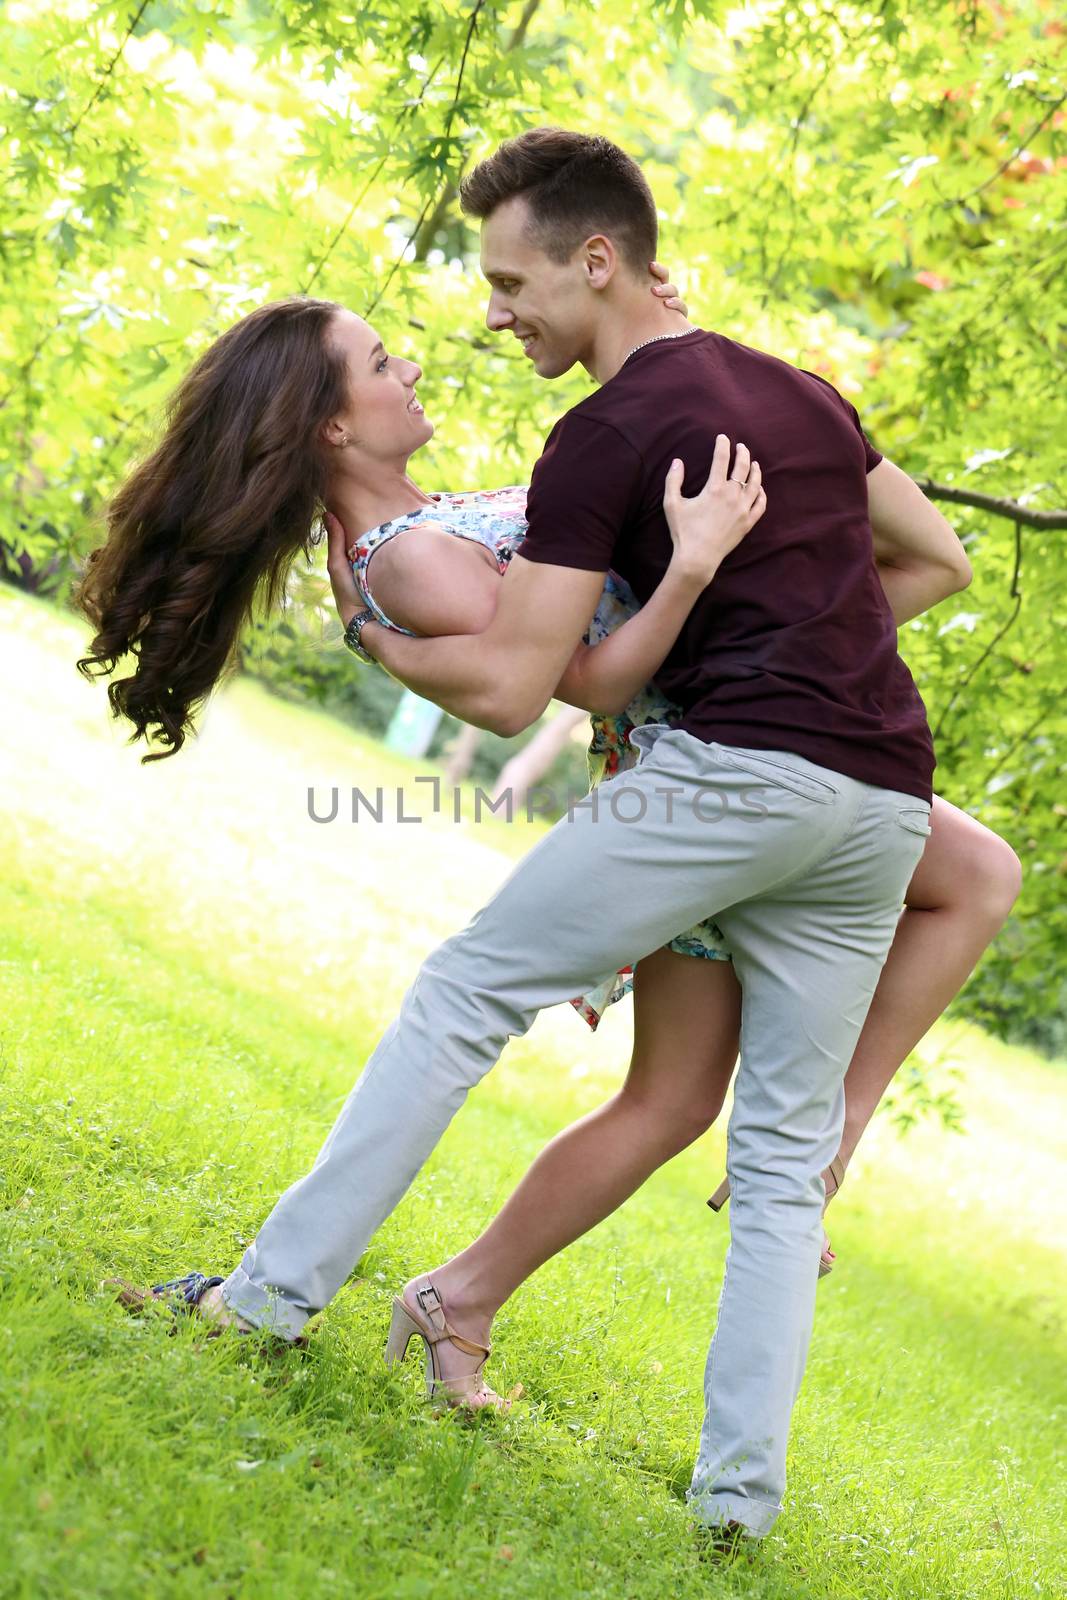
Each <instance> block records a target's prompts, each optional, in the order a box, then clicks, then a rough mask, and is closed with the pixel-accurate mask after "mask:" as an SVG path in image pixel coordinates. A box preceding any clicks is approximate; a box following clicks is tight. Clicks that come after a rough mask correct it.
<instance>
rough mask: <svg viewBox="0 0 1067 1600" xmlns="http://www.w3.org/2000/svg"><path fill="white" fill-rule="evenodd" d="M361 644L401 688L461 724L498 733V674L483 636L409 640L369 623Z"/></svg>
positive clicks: (450, 636)
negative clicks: (444, 712)
mask: <svg viewBox="0 0 1067 1600" xmlns="http://www.w3.org/2000/svg"><path fill="white" fill-rule="evenodd" d="M362 640H363V644H364V646H365V648H366V649H367V650H369V651H370V653H371V655H372V656H373V657H374V659H375V660H376V661H378V662H380V663H381V665H382V666H383V667H384V668H385V670H386V672H388V673H389V675H390V676H391V677H393V678H398V679H399V681H400V682H401V683H402V684H404V686H405V688H408V689H411V690H413V691H414V693H415V694H420V695H422V696H423V698H424V699H426V700H432V701H434V703H435V704H436V705H439V706H441V707H442V708H443V709H444V710H445V711H448V712H451V714H452V716H454V717H459V718H460V719H461V721H463V722H470V723H473V725H474V726H475V727H476V728H488V729H489V730H491V731H494V732H495V731H497V727H498V725H499V723H500V721H501V705H500V694H499V687H500V673H499V670H498V669H496V668H495V667H494V665H493V663H492V659H491V655H490V652H489V651H488V650H487V649H486V647H485V643H484V639H483V636H482V635H481V634H479V633H462V634H450V635H445V636H442V637H439V638H434V639H413V638H411V637H409V635H407V634H404V633H398V632H397V631H396V630H395V629H393V628H385V627H383V626H382V624H381V623H380V622H368V623H367V624H366V626H365V627H364V629H363V635H362Z"/></svg>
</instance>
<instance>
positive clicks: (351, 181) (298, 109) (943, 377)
mask: <svg viewBox="0 0 1067 1600" xmlns="http://www.w3.org/2000/svg"><path fill="white" fill-rule="evenodd" d="M137 12H138V7H137V5H136V4H131V3H130V0H123V3H118V0H115V3H109V4H104V5H95V6H93V7H92V8H89V10H88V14H86V8H83V7H75V6H74V5H73V4H71V3H68V0H47V3H45V4H41V5H29V4H20V5H18V6H13V7H9V8H7V10H6V11H5V12H4V14H3V16H2V18H0V161H2V162H3V165H4V172H5V181H4V183H3V184H2V185H0V271H2V272H3V274H4V280H5V282H4V301H3V304H4V310H3V316H2V318H0V358H2V368H3V374H4V376H3V377H2V378H0V478H2V481H3V482H4V485H5V489H6V490H7V493H8V499H9V502H10V512H9V516H8V519H7V526H6V529H5V533H4V538H5V539H6V540H7V542H8V545H9V547H10V549H11V550H12V551H14V552H18V551H23V552H27V551H30V552H32V555H33V559H34V560H35V561H37V562H39V563H41V564H45V563H47V561H48V559H49V551H50V550H52V551H61V552H65V551H66V550H68V549H69V548H71V547H73V548H75V549H77V550H79V551H80V552H82V553H84V551H85V550H86V549H88V548H90V547H91V546H92V544H93V543H95V542H96V540H97V538H98V531H97V524H96V523H95V522H94V520H93V519H94V518H95V517H96V516H97V515H98V513H99V511H100V508H101V506H102V504H103V502H104V500H105V499H106V496H107V495H108V494H109V493H110V492H111V490H112V489H113V487H114V486H115V484H116V482H117V481H118V479H119V477H120V476H121V474H122V472H123V471H124V470H125V468H126V466H127V464H128V463H129V461H130V459H131V458H132V457H133V456H135V455H136V454H137V453H139V452H140V451H141V450H142V449H143V448H144V446H145V445H146V444H147V442H148V440H149V438H150V437H151V433H152V430H153V429H154V427H155V426H156V425H157V423H158V418H159V414H160V409H161V407H162V404H163V401H164V400H165V397H166V395H167V393H168V392H169V391H170V389H171V388H173V386H174V385H175V383H176V382H177V380H178V378H179V377H180V375H181V374H182V372H183V371H184V370H185V368H186V367H187V366H188V364H189V362H190V361H191V360H192V359H193V357H194V356H195V355H196V354H198V353H199V352H200V351H201V350H202V349H203V348H204V347H205V346H206V345H207V343H208V342H209V341H210V340H211V339H212V338H213V337H214V336H215V335H217V334H218V333H219V332H221V331H222V329H223V328H224V327H226V326H228V325H229V323H230V322H232V321H233V320H234V319H235V318H236V317H238V316H240V315H241V314H243V313H244V312H245V311H247V310H249V309H251V308H252V307H253V306H255V305H257V304H260V303H261V302H263V301H264V300H267V299H270V298H273V297H277V296H279V295H284V294H289V293H292V292H294V291H295V290H298V289H301V288H302V289H304V290H309V289H310V291H311V292H313V293H315V294H321V295H323V296H325V297H329V298H335V299H337V300H339V301H341V302H343V303H345V304H348V305H350V306H351V307H352V308H353V309H355V310H357V311H364V310H366V309H367V308H368V307H371V306H373V308H374V309H373V312H372V319H373V321H374V324H375V326H376V328H377V329H378V330H379V331H380V332H381V333H382V335H383V337H384V338H385V339H386V340H387V341H388V342H389V344H390V346H391V348H394V349H396V350H397V351H398V352H401V353H404V354H408V355H411V356H412V357H415V358H417V359H418V360H419V361H420V363H421V364H422V365H423V367H424V369H425V377H424V379H423V381H422V383H421V384H420V391H421V392H422V395H423V398H424V400H425V401H426V403H427V409H428V410H429V411H430V414H431V415H433V416H434V418H435V421H437V423H438V431H437V435H436V438H435V439H434V441H433V443H432V445H431V446H430V447H429V449H428V450H427V452H426V453H425V457H424V458H423V457H420V459H419V462H418V463H417V468H418V473H419V477H420V479H421V480H422V481H424V482H425V483H426V484H427V485H429V486H432V487H438V486H446V485H453V486H459V487H470V486H473V485H474V484H476V483H494V482H496V483H499V482H504V481H511V482H516V481H522V480H524V479H526V478H527V477H528V475H529V472H530V469H531V466H532V463H533V461H534V460H535V458H536V456H537V453H538V451H539V449H540V446H541V443H542V441H543V438H544V436H545V434H546V432H547V431H548V428H549V426H550V425H551V422H552V421H553V420H554V418H555V416H557V415H558V414H559V412H560V411H562V410H564V409H565V408H566V407H567V406H569V405H571V404H573V403H574V402H575V401H576V400H577V399H578V398H579V397H580V396H581V395H582V394H583V393H584V392H586V391H587V388H588V384H587V380H586V379H585V378H584V376H583V375H582V374H581V373H580V372H574V373H572V374H570V375H568V377H567V378H566V379H564V380H561V381H559V382H556V383H554V384H552V385H546V384H544V383H541V382H540V381H539V380H538V379H537V378H536V376H535V375H533V374H532V372H531V371H530V368H529V364H528V363H524V362H522V361H521V360H520V359H518V357H517V356H516V355H515V354H514V353H513V352H512V350H511V349H510V347H509V346H508V344H507V343H506V342H502V341H498V340H496V339H495V338H494V337H493V336H492V335H490V334H488V333H487V331H486V329H485V326H484V310H485V305H484V286H483V285H482V283H481V281H480V278H479V275H478V270H477V242H478V241H477V231H476V229H475V228H473V227H472V226H471V225H470V224H469V223H468V222H467V221H466V220H465V219H464V218H463V217H462V216H461V214H460V212H459V208H458V201H457V198H456V195H457V185H458V182H459V180H460V179H461V178H462V175H463V173H464V172H465V171H466V170H468V168H469V167H470V165H471V164H472V162H473V161H475V160H477V159H478V158H479V157H480V156H481V155H483V154H484V153H487V152H488V151H489V150H490V149H492V148H493V146H494V145H495V144H496V143H498V142H499V141H500V140H501V139H503V138H505V137H507V136H509V135H511V134H513V133H515V132H516V131H517V130H518V129H520V128H521V127H524V126H533V125H536V124H538V123H549V122H553V123H560V124H563V125H566V126H572V127H577V128H583V129H587V130H590V131H594V130H595V131H597V132H603V133H605V134H606V135H608V136H609V137H611V138H614V139H615V140H617V141H618V142H619V143H621V144H622V145H623V146H625V147H626V148H627V149H629V150H631V151H632V152H633V153H634V154H635V155H636V156H637V158H638V159H639V160H641V161H642V162H643V164H644V166H645V169H646V171H647V172H648V174H649V177H650V181H651V182H652V183H653V186H654V189H655V193H656V197H657V201H658V204H659V207H660V214H661V221H662V242H661V246H660V252H661V254H662V255H663V256H664V258H665V259H666V261H667V263H668V265H670V266H671V267H672V269H673V270H674V271H675V273H676V274H677V276H678V277H679V278H680V279H681V281H682V287H683V289H684V290H685V291H686V293H687V296H688V298H689V302H690V307H691V314H692V316H693V318H694V320H695V321H697V322H698V323H701V324H703V325H704V326H712V327H716V328H718V329H720V330H721V331H723V332H724V333H727V334H728V335H729V336H730V337H732V338H736V339H739V340H741V341H742V342H745V343H748V344H752V345H755V346H757V347H759V348H762V349H767V350H770V351H772V352H773V353H775V354H778V355H780V356H782V357H783V358H784V359H786V360H790V361H794V362H796V363H797V364H799V365H802V366H805V367H810V368H813V369H815V370H818V371H820V372H822V373H824V374H825V375H826V376H827V377H829V378H830V379H831V381H832V382H834V383H835V384H837V386H838V387H839V388H840V389H841V390H842V392H844V393H845V394H846V395H847V396H848V397H849V398H850V399H852V400H853V401H854V403H855V404H856V405H857V406H858V408H859V410H860V413H861V415H862V417H863V419H864V421H865V424H866V425H867V426H868V431H869V432H871V433H872V434H873V436H874V437H875V439H876V442H877V443H878V445H879V448H881V449H882V450H884V451H885V452H886V453H887V454H888V455H889V456H890V457H891V458H892V459H894V460H896V461H897V462H898V463H899V464H900V465H901V466H902V467H904V468H905V470H907V471H910V472H912V473H913V474H914V475H915V476H922V477H929V478H931V479H933V480H936V481H940V482H943V483H956V484H961V483H971V484H975V485H977V486H979V487H981V488H982V489H983V490H987V491H988V492H990V493H992V494H994V495H1003V496H1007V497H1016V498H1018V497H1020V496H1022V495H1024V494H1026V495H1029V496H1030V497H1031V498H1030V503H1031V504H1033V505H1034V506H1036V507H1053V506H1063V505H1065V504H1067V482H1065V480H1064V475H1063V470H1062V462H1061V455H1062V446H1061V443H1060V441H1061V440H1062V439H1063V438H1064V437H1067V397H1065V391H1064V385H1063V357H1064V350H1065V349H1067V326H1065V321H1067V311H1065V302H1064V296H1063V294H1062V274H1063V266H1064V260H1065V250H1067V243H1065V238H1067V234H1065V224H1067V109H1065V106H1064V103H1063V100H1062V96H1063V88H1062V49H1063V43H1062V36H1061V34H1060V33H1059V32H1058V31H1057V25H1056V23H1055V21H1054V17H1053V12H1052V9H1051V8H1050V7H1047V6H1043V5H1041V4H1039V5H1037V6H1036V8H1032V9H1031V10H1029V11H1027V12H1025V13H1022V12H1013V11H1012V10H1011V9H1010V8H1008V9H1005V8H1000V9H998V10H996V11H992V10H989V9H985V10H981V9H979V10H975V11H974V12H973V14H968V15H967V16H964V17H961V15H960V13H959V11H958V9H957V8H956V7H955V6H954V5H950V4H948V3H946V0H933V3H931V4H930V5H928V6H927V7H925V8H923V9H921V10H920V11H916V10H915V9H914V8H913V7H907V8H905V7H904V6H902V5H900V4H899V3H898V0H889V3H888V4H886V5H884V6H880V7H879V8H877V9H876V11H872V10H871V9H870V8H867V7H862V6H858V5H843V6H833V7H830V6H794V5H792V4H785V3H782V4H773V5H771V6H770V7H764V8H760V9H756V10H752V9H748V10H745V9H742V8H728V7H725V6H724V5H722V4H721V3H720V0H655V3H653V5H651V6H647V5H646V6H638V5H636V4H634V3H633V0H580V3H571V4H565V3H564V0H498V3H493V4H490V3H488V0H481V3H479V0H440V3H432V4H431V3H430V0H424V3H416V4H411V3H409V0H370V3H369V4H367V5H361V6H359V7H355V6H351V5H343V4H341V3H340V0H195V3H190V4H177V3H174V0H153V3H151V4H149V5H148V6H147V7H146V8H145V9H144V10H143V12H142V13H141V15H140V16H139V18H138V19H137V20H136V24H135V26H134V27H133V29H132V31H131V30H130V24H131V21H132V20H133V19H134V18H135V17H137ZM946 514H947V515H949V516H950V519H951V520H952V522H953V524H954V526H955V527H956V528H957V529H958V531H959V532H960V534H961V535H962V536H963V537H964V538H965V540H966V542H967V547H968V550H969V552H970V554H971V557H972V562H973V565H974V569H975V579H974V583H973V585H972V587H971V588H970V590H968V591H967V593H966V594H964V595H962V596H959V597H957V598H956V599H955V600H953V601H949V602H946V603H945V604H943V605H942V606H940V607H938V608H937V610H936V612H935V613H934V614H933V615H932V616H930V617H928V618H925V619H922V620H921V621H920V622H919V623H917V624H916V625H913V626H911V627H909V628H908V629H906V630H905V632H904V634H903V635H902V642H903V648H904V650H905V653H906V655H907V657H908V660H909V663H910V665H911V666H912V669H913V671H914V673H915V675H916V677H917V679H918V681H919V683H920V686H921V688H922V691H923V693H924V696H925V697H926V699H927V701H928V704H929V706H930V709H931V716H932V718H933V720H934V721H935V722H938V723H939V724H941V731H940V736H939V747H940V767H939V770H938V782H939V785H940V787H941V790H942V792H944V793H945V794H946V795H947V797H948V798H950V799H953V800H955V801H957V802H958V803H960V804H962V805H964V806H966V807H968V808H969V809H973V810H974V811H975V813H976V814H977V815H979V816H980V817H981V818H982V820H984V821H986V822H988V823H989V824H990V825H992V826H995V827H997V828H998V829H1000V830H1001V831H1003V832H1004V833H1005V834H1006V836H1007V837H1008V838H1009V839H1010V840H1011V842H1012V843H1013V845H1014V846H1015V847H1016V849H1017V850H1018V851H1019V853H1020V855H1021V856H1022V858H1023V861H1024V867H1025V871H1026V888H1025V891H1024V897H1023V901H1022V902H1021V907H1020V913H1019V918H1020V921H1019V926H1020V928H1021V929H1022V930H1023V932H1022V933H1021V934H1020V938H1021V939H1022V945H1021V946H1020V948H1025V951H1026V961H1027V962H1028V963H1029V965H1027V966H1026V968H1025V971H1026V973H1027V974H1028V976H1027V978H1026V981H1025V983H1022V980H1018V981H1017V980H1013V987H1012V991H1011V992H1012V998H1011V1001H1010V1004H1009V1003H1007V1002H1006V1006H1007V1010H1006V1013H1005V1014H1006V1015H1008V1016H1010V1017H1014V1018H1016V1019H1018V1017H1019V1016H1020V1014H1021V1012H1022V1011H1025V1010H1026V1009H1027V1008H1030V1009H1032V1010H1034V1011H1038V1010H1039V1009H1040V1007H1041V1006H1042V1004H1043V1003H1044V1002H1045V1001H1046V1000H1050V997H1051V994H1052V989H1051V980H1049V979H1047V972H1048V971H1050V970H1051V968H1052V965H1053V962H1052V956H1053V953H1054V945H1055V941H1056V940H1057V939H1058V938H1062V937H1063V934H1062V933H1061V931H1060V929H1061V923H1060V922H1059V921H1058V920H1057V919H1058V918H1059V917H1061V916H1062V913H1061V912H1059V911H1058V910H1057V901H1058V896H1057V890H1058V888H1059V887H1060V884H1061V880H1060V878H1059V877H1058V873H1059V861H1060V856H1061V853H1062V845H1061V843H1060V841H1059V837H1058V832H1059V826H1061V820H1060V819H1057V818H1056V816H1055V813H1054V809H1053V808H1054V806H1055V804H1056V803H1057V796H1058V793H1059V792H1060V790H1061V786H1062V774H1061V773H1060V770H1059V768H1060V765H1061V763H1062V760H1063V745H1064V741H1063V736H1062V729H1060V728H1058V727H1057V725H1056V723H1055V721H1054V718H1055V716H1056V713H1057V707H1058V696H1059V693H1060V689H1059V685H1060V683H1061V682H1062V677H1063V652H1064V644H1063V636H1064V629H1063V626H1062V615H1063V610H1064V603H1063V593H1064V580H1063V575H1062V574H1063V567H1064V562H1063V551H1064V543H1063V538H1062V535H1059V534H1053V533H1050V532H1049V533H1046V532H1038V531H1037V530H1025V531H1024V532H1023V534H1022V542H1021V562H1020V563H1019V564H1018V566H1019V570H1018V572H1016V565H1017V562H1016V545H1015V536H1014V529H1013V527H1012V525H1011V524H1010V522H1007V521H1005V520H1004V519H1003V518H998V517H996V516H994V515H993V514H991V513H988V512H978V511H974V510H970V509H967V508H959V507H946ZM55 572H56V574H58V576H56V581H57V582H60V581H62V582H69V578H70V567H69V565H67V566H60V567H59V568H57V569H55ZM1013 583H1014V585H1015V592H1013ZM285 625H286V627H296V628H297V629H298V630H299V627H300V624H299V622H294V621H293V619H292V618H291V617H290V618H289V619H288V620H287V622H286V624H285ZM279 626H280V625H279ZM315 626H317V623H316V622H315V620H314V618H311V619H310V620H309V622H308V627H309V628H314V627H315ZM268 631H269V630H268ZM308 637H309V638H310V637H311V635H310V634H309V635H308ZM298 643H299V641H298ZM304 644H305V645H307V649H308V651H309V652H310V653H313V652H314V649H315V648H316V646H315V645H314V644H310V645H308V644H307V641H306V640H305V641H304ZM301 648H304V645H301ZM260 653H261V655H264V656H265V655H268V654H269V651H265V652H260ZM286 659H287V660H289V661H290V662H291V663H292V665H291V673H292V678H293V680H294V681H295V682H299V683H302V684H303V685H304V687H305V688H306V687H307V680H308V679H309V678H310V677H313V674H307V673H304V672H303V668H302V667H301V666H300V664H299V662H298V660H297V656H296V655H295V654H290V655H289V656H287V657H286ZM271 670H272V671H273V672H274V674H275V677H276V679H277V680H278V681H282V680H283V679H284V678H285V674H286V671H287V670H290V669H288V668H286V667H285V666H284V665H278V663H277V662H275V663H274V665H273V666H272V668H271ZM1009 774H1010V775H1011V781H1010V782H1008V781H1007V775H1009ZM1013 937H1014V935H1013ZM1011 959H1012V960H1014V959H1015V956H1014V955H1013V956H1012V957H1011ZM1019 959H1020V960H1021V959H1022V957H1019ZM1000 960H1001V958H1000V957H999V956H996V957H994V958H992V960H991V961H990V963H989V964H988V965H987V971H989V972H991V973H992V972H993V971H994V970H996V971H997V972H999V973H1000V977H999V978H998V979H997V982H998V983H1003V982H1005V981H1006V980H1005V978H1004V971H1002V970H1001V968H1003V969H1004V970H1005V971H1006V965H1005V963H1007V964H1010V962H1009V961H1008V957H1005V958H1004V961H1003V962H1001V965H1000V966H999V967H998V966H997V965H996V963H997V962H1000ZM1024 990H1025V993H1026V995H1027V996H1028V998H1027V999H1026V1000H1025V1001H1024V1000H1022V999H1020V998H1019V996H1020V994H1021V993H1022V992H1023V991H1024ZM1005 992H1006V991H1005ZM1050 1003H1051V1000H1050ZM1057 1003H1058V1002H1057Z"/></svg>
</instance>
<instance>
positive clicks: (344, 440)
mask: <svg viewBox="0 0 1067 1600" xmlns="http://www.w3.org/2000/svg"><path fill="white" fill-rule="evenodd" d="M339 443H340V447H341V449H342V450H343V449H344V448H345V446H346V445H347V443H348V434H347V433H343V434H342V435H341V438H340V440H339Z"/></svg>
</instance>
